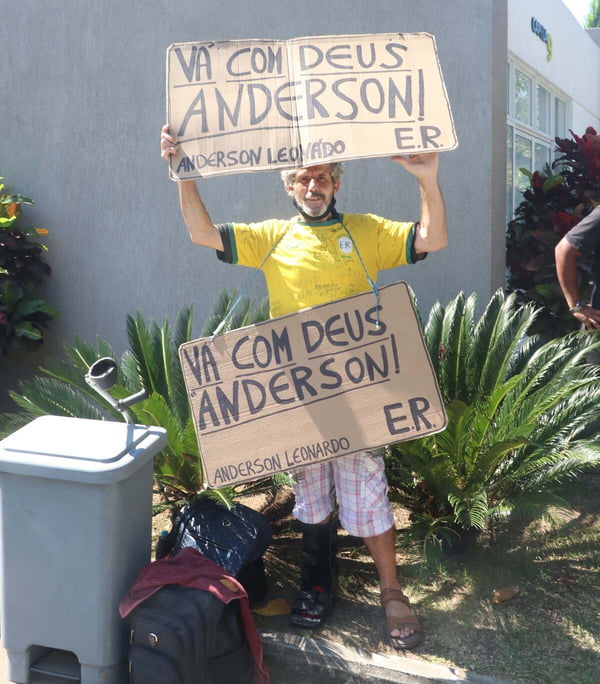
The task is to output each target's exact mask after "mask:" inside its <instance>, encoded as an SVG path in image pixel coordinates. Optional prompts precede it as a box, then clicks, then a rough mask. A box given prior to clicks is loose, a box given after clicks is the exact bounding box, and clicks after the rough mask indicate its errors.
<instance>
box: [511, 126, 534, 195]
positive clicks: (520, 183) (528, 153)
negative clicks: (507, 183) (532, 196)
mask: <svg viewBox="0 0 600 684" xmlns="http://www.w3.org/2000/svg"><path fill="white" fill-rule="evenodd" d="M531 148H532V145H531V140H530V139H529V138H524V137H523V136H522V135H519V134H518V133H516V134H515V174H516V178H515V187H516V189H517V191H518V192H523V190H526V189H527V187H528V186H529V178H527V176H525V175H524V174H523V173H521V171H520V170H519V169H522V168H524V169H527V170H528V171H532V170H533V169H532V161H533V159H532V157H533V155H532V149H531ZM515 199H516V202H517V203H518V202H520V201H521V200H520V198H519V197H517V198H515Z"/></svg>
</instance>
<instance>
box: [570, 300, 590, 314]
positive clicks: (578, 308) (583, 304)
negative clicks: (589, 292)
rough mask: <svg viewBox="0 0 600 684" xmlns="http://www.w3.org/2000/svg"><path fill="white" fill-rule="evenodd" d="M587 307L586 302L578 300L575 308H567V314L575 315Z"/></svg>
mask: <svg viewBox="0 0 600 684" xmlns="http://www.w3.org/2000/svg"><path fill="white" fill-rule="evenodd" d="M587 305H588V303H587V302H584V301H583V299H580V300H579V301H578V302H577V303H576V304H575V306H572V307H570V308H569V313H577V312H578V311H581V309H585V307H586V306H587Z"/></svg>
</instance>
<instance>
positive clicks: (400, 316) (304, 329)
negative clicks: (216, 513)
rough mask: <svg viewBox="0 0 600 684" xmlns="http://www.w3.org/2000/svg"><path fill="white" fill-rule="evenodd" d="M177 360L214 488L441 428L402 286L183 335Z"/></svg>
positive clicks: (433, 385)
mask: <svg viewBox="0 0 600 684" xmlns="http://www.w3.org/2000/svg"><path fill="white" fill-rule="evenodd" d="M377 322H379V325H377ZM179 357H180V360H181V364H182V368H183V375H184V378H185V383H186V387H187V391H188V395H189V399H190V404H191V409H192V415H193V418H194V424H195V427H196V434H197V437H198V443H199V445H200V451H201V456H202V463H203V465H204V470H205V475H206V478H207V481H208V483H209V485H210V486H211V487H215V488H218V487H223V486H225V485H232V484H236V483H239V482H246V481H252V480H257V479H260V478H264V477H267V476H270V475H273V474H274V473H276V472H281V471H289V470H293V469H294V468H298V467H300V466H304V465H309V464H311V463H316V462H318V461H326V460H329V459H331V458H336V457H338V456H343V455H346V454H351V453H355V452H360V451H365V450H370V449H375V448H378V447H381V446H384V445H387V444H391V443H395V442H401V441H406V440H408V439H414V438H416V437H423V436H425V435H430V434H433V433H435V432H440V431H441V430H443V429H444V428H445V427H446V414H445V411H444V404H443V402H442V399H441V397H440V392H439V388H438V385H437V380H436V377H435V373H434V371H433V368H432V366H431V362H430V360H429V356H428V353H427V349H426V347H425V344H424V341H423V338H422V335H421V329H420V326H419V323H418V321H417V318H416V314H415V311H414V309H413V304H412V300H411V297H410V293H409V291H408V287H407V285H406V284H405V283H395V284H394V285H389V286H387V287H384V288H382V289H381V290H380V299H379V305H377V304H376V300H375V297H374V295H373V293H371V292H368V293H364V294H360V295H356V296H354V297H348V298H347V299H341V300H338V301H336V302H331V303H330V304H323V305H321V306H317V307H313V308H310V309H304V310H302V311H299V312H298V313H294V314H290V315H288V316H282V317H281V318H276V319H273V320H271V321H265V322H263V323H259V324H257V325H253V326H248V327H245V328H240V329H239V330H233V331H231V332H228V333H225V334H223V335H219V336H217V337H215V338H214V340H211V338H202V339H199V340H195V341H193V342H187V343H185V344H183V345H181V347H180V349H179Z"/></svg>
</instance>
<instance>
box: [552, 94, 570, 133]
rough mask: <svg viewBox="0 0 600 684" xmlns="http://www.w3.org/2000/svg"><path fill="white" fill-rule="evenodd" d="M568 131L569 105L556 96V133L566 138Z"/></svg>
mask: <svg viewBox="0 0 600 684" xmlns="http://www.w3.org/2000/svg"><path fill="white" fill-rule="evenodd" d="M566 132H567V105H566V104H565V103H564V102H563V101H562V100H559V99H558V98H557V97H556V98H554V135H555V136H556V137H558V138H564V137H565V134H566Z"/></svg>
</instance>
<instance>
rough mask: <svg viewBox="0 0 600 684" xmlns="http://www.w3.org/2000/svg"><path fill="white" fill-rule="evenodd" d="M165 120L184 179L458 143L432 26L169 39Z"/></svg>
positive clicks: (175, 165)
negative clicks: (343, 32) (171, 42)
mask: <svg viewBox="0 0 600 684" xmlns="http://www.w3.org/2000/svg"><path fill="white" fill-rule="evenodd" d="M167 121H168V123H169V125H170V130H171V133H172V134H173V135H176V136H177V137H178V138H179V146H180V153H179V155H178V156H176V157H173V158H171V163H170V169H171V177H172V178H173V179H175V180H179V179H186V178H197V177H200V176H216V175H221V174H225V173H237V172H240V171H259V170H270V169H278V168H279V169H283V168H292V167H298V166H304V165H311V164H312V165H314V164H321V163H325V162H330V161H343V160H347V159H357V158H360V157H380V156H388V155H393V154H412V153H418V152H423V151H431V150H451V149H454V148H455V147H456V145H457V139H456V133H455V131H454V123H453V121H452V113H451V111H450V103H449V101H448V96H447V94H446V88H445V86H444V80H443V77H442V72H441V68H440V64H439V61H438V56H437V51H436V46H435V39H434V37H433V36H431V35H429V34H427V33H385V34H367V35H354V36H310V37H306V38H295V39H293V40H288V41H279V40H242V41H233V40H232V41H216V42H203V43H178V44H174V45H171V46H170V47H169V48H168V50H167Z"/></svg>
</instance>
